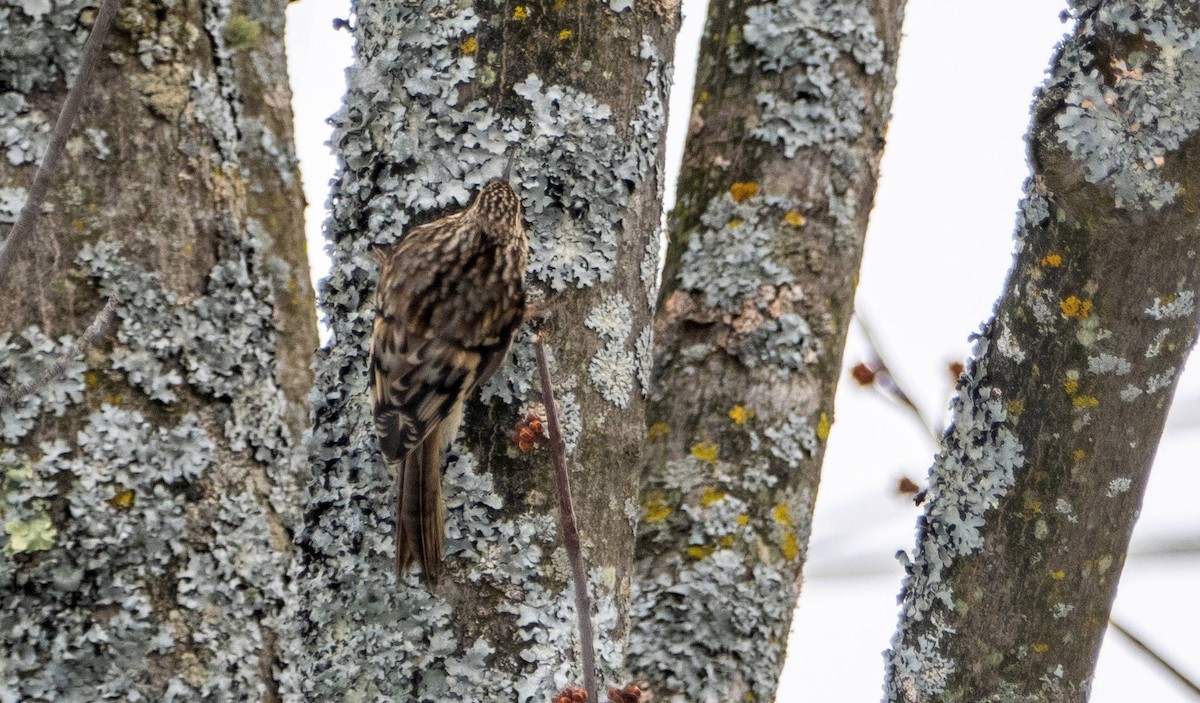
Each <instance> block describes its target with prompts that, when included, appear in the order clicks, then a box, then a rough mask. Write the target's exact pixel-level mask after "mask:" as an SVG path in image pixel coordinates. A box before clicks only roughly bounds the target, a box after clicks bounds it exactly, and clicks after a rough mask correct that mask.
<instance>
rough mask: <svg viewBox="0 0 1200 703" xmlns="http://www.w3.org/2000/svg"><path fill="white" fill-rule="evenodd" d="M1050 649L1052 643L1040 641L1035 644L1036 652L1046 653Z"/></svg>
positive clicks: (1034, 650) (1034, 649)
mask: <svg viewBox="0 0 1200 703" xmlns="http://www.w3.org/2000/svg"><path fill="white" fill-rule="evenodd" d="M1048 651H1050V645H1048V644H1046V643H1044V642H1038V643H1037V644H1035V645H1033V652H1034V654H1045V653H1046V652H1048Z"/></svg>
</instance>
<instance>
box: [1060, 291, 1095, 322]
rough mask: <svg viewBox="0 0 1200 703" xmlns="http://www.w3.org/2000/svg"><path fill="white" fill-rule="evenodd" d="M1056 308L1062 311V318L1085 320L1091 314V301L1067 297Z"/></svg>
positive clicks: (1073, 296) (1077, 297)
mask: <svg viewBox="0 0 1200 703" xmlns="http://www.w3.org/2000/svg"><path fill="white" fill-rule="evenodd" d="M1058 307H1059V308H1061V309H1062V314H1063V317H1069V318H1079V319H1080V320H1086V319H1088V317H1090V316H1091V314H1092V301H1090V300H1083V299H1081V298H1079V296H1075V295H1072V296H1068V297H1067V298H1066V299H1064V300H1063V301H1062V302H1060V303H1059V304H1058Z"/></svg>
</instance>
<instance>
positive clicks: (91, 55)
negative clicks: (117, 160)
mask: <svg viewBox="0 0 1200 703" xmlns="http://www.w3.org/2000/svg"><path fill="white" fill-rule="evenodd" d="M119 4H120V0H102V2H101V3H100V12H99V13H98V14H97V15H96V23H95V24H94V25H92V33H91V34H89V35H88V38H87V41H86V42H85V43H84V45H83V53H82V55H81V56H80V59H79V73H77V74H76V75H75V83H74V84H73V85H72V86H71V89H70V90H69V91H68V92H67V99H66V100H65V101H64V102H63V106H62V110H61V111H60V112H59V113H58V121H57V122H55V123H54V131H53V132H51V133H50V145H49V146H48V147H47V148H46V156H45V157H43V158H42V163H41V164H40V165H39V166H38V170H37V173H35V174H34V176H33V183H32V184H31V185H30V186H29V196H28V198H27V199H26V200H25V205H24V206H22V207H21V212H20V214H19V215H17V221H16V222H15V223H13V226H12V229H10V230H9V232H8V237H6V238H5V239H4V241H3V242H0V285H3V284H4V279H5V278H7V277H8V270H9V269H10V268H12V264H13V260H14V259H15V258H16V254H17V251H18V250H19V249H20V247H21V245H22V244H24V243H25V240H27V239H29V237H30V236H31V235H32V234H33V228H34V227H35V226H36V225H37V219H38V215H39V213H40V211H41V207H42V201H43V200H45V199H46V192H47V191H48V190H49V188H50V180H51V179H52V178H54V172H55V171H56V170H57V169H58V162H59V161H60V160H61V159H62V152H63V148H64V147H65V146H66V144H67V137H69V136H70V135H71V125H72V124H73V123H74V122H75V117H76V115H78V114H79V107H80V105H82V104H83V94H84V92H85V91H86V89H87V84H88V83H89V82H90V81H91V78H92V73H93V72H94V70H95V68H96V64H97V63H98V62H99V59H100V50H101V49H103V48H104V38H105V37H106V36H107V35H108V30H109V29H110V28H111V27H112V23H113V19H114V18H115V17H116V15H117V6H118V5H119Z"/></svg>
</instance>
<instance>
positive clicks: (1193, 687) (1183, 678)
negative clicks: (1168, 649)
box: [1108, 617, 1200, 696]
mask: <svg viewBox="0 0 1200 703" xmlns="http://www.w3.org/2000/svg"><path fill="white" fill-rule="evenodd" d="M1108 626H1109V627H1111V628H1112V629H1113V630H1116V631H1117V632H1118V633H1120V634H1121V635H1122V636H1124V637H1125V639H1127V640H1129V642H1130V643H1131V644H1133V646H1135V647H1137V648H1138V649H1140V650H1141V651H1142V653H1143V654H1145V655H1146V656H1148V657H1150V658H1151V659H1153V660H1154V662H1155V663H1156V664H1158V665H1159V666H1161V667H1162V668H1164V669H1166V670H1167V673H1169V674H1170V675H1171V676H1173V677H1174V678H1175V680H1176V681H1178V682H1179V683H1181V684H1183V685H1184V687H1185V688H1187V689H1188V690H1189V691H1191V692H1192V693H1194V694H1196V695H1197V696H1200V684H1197V683H1196V682H1195V681H1192V680H1191V679H1189V678H1188V677H1187V674H1185V673H1183V672H1182V671H1180V670H1179V669H1177V668H1175V666H1174V665H1172V664H1171V662H1169V661H1167V660H1166V659H1163V657H1162V655H1161V654H1159V653H1158V652H1156V651H1154V648H1152V647H1151V646H1150V645H1148V644H1146V643H1145V642H1143V641H1142V640H1141V639H1139V638H1138V637H1137V636H1136V635H1134V634H1133V633H1132V632H1130V631H1129V630H1126V629H1125V627H1124V626H1122V625H1121V624H1120V623H1118V622H1117V620H1116V618H1112V617H1110V618H1109V619H1108Z"/></svg>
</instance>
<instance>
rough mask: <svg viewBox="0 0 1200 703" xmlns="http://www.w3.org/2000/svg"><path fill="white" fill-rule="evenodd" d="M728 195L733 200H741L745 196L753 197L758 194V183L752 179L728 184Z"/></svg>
mask: <svg viewBox="0 0 1200 703" xmlns="http://www.w3.org/2000/svg"><path fill="white" fill-rule="evenodd" d="M729 195H731V196H732V197H733V200H734V202H738V203H740V202H742V201H743V200H745V199H746V198H753V197H754V196H756V195H758V184H757V183H754V182H752V181H740V182H738V183H734V184H733V185H731V186H729Z"/></svg>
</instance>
